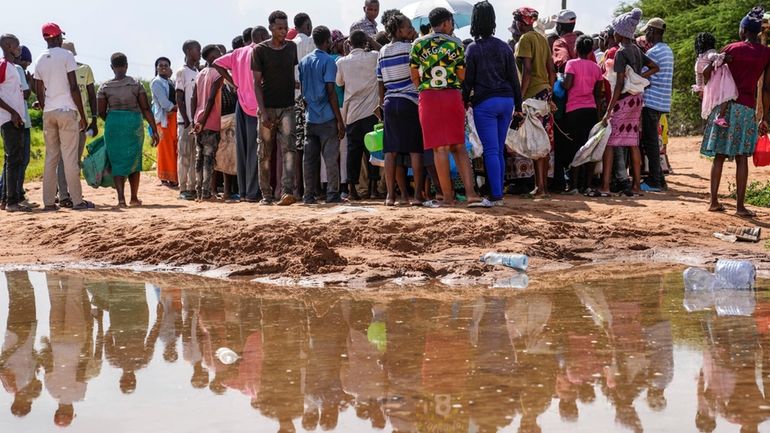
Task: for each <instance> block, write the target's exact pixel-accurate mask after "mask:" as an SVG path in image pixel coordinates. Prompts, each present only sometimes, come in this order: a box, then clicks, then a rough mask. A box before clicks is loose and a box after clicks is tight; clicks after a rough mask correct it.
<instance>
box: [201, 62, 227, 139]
mask: <svg viewBox="0 0 770 433" xmlns="http://www.w3.org/2000/svg"><path fill="white" fill-rule="evenodd" d="M221 76H222V75H220V74H219V72H217V70H216V69H214V68H208V67H207V68H203V70H202V71H200V72H199V73H198V76H197V77H196V78H195V86H196V87H197V91H196V93H195V96H196V97H197V99H198V107H197V110H195V121H196V122H200V121H201V120H202V119H203V113H204V112H205V111H206V101H208V99H209V95H211V85H212V84H214V82H215V81H217V80H218V79H219V78H220V77H221ZM221 92H222V88H221V87H220V90H219V91H218V92H217V96H216V97H215V99H214V107H212V108H211V113H209V118H208V120H206V124H205V125H203V129H204V130H207V131H217V132H218V131H220V130H221V129H222V93H221Z"/></svg>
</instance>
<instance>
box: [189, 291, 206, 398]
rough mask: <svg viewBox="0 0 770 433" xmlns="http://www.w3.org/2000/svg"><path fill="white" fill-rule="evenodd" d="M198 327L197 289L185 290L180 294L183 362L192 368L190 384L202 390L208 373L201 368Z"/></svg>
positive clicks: (198, 294)
mask: <svg viewBox="0 0 770 433" xmlns="http://www.w3.org/2000/svg"><path fill="white" fill-rule="evenodd" d="M201 334H202V331H201V327H200V293H199V291H198V289H186V290H185V291H184V292H183V294H182V353H183V354H184V360H185V361H186V362H188V363H190V364H191V365H192V366H193V374H192V377H191V378H190V384H191V385H192V386H193V388H196V389H202V388H206V387H207V386H208V385H209V372H208V370H206V368H205V367H204V366H203V351H202V349H201Z"/></svg>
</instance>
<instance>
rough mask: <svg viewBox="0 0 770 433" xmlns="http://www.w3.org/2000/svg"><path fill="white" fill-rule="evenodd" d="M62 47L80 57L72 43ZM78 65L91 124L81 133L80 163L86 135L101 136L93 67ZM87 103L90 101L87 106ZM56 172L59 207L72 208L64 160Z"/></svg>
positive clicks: (77, 71)
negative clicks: (97, 117)
mask: <svg viewBox="0 0 770 433" xmlns="http://www.w3.org/2000/svg"><path fill="white" fill-rule="evenodd" d="M61 47H62V48H64V49H65V50H67V51H69V52H70V53H72V55H73V56H77V55H78V54H77V51H75V44H74V43H72V42H70V41H64V42H62V45H61ZM77 65H78V69H77V70H76V71H75V76H76V78H77V81H78V88H79V89H80V98H81V99H82V100H83V109H84V110H85V112H86V122H89V123H88V128H86V130H85V131H80V137H79V139H80V141H79V142H78V161H80V160H81V159H82V158H83V149H85V147H86V133H87V132H90V134H91V137H96V136H97V135H99V127H98V126H97V125H96V89H95V87H94V73H93V71H92V70H91V67H90V66H88V65H86V64H83V63H80V62H77ZM86 101H88V103H87V104H86ZM56 171H57V176H58V178H59V206H61V207H68V208H71V207H72V200H71V199H70V194H69V191H67V178H66V177H65V176H64V160H60V161H59V167H58V168H57V169H56Z"/></svg>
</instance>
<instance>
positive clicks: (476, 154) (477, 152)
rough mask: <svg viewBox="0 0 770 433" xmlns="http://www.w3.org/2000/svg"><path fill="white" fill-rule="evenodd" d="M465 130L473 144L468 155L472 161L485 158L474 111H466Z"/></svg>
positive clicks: (470, 109)
mask: <svg viewBox="0 0 770 433" xmlns="http://www.w3.org/2000/svg"><path fill="white" fill-rule="evenodd" d="M465 129H466V130H467V131H468V141H469V142H470V143H471V149H470V151H469V152H468V155H469V156H470V157H471V159H476V158H481V157H482V156H484V146H483V145H482V144H481V138H480V137H479V132H478V131H477V130H476V121H475V120H474V119H473V109H472V108H469V109H467V110H466V111H465Z"/></svg>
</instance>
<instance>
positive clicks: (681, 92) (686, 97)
mask: <svg viewBox="0 0 770 433" xmlns="http://www.w3.org/2000/svg"><path fill="white" fill-rule="evenodd" d="M757 3H758V0H639V1H638V2H636V3H632V5H633V6H635V7H638V8H640V9H642V11H643V12H644V18H645V19H649V18H654V17H660V18H663V19H664V20H665V21H666V35H665V41H666V43H668V44H669V45H670V46H671V49H672V50H673V52H674V59H675V66H674V94H673V99H672V106H671V114H670V116H669V126H670V128H671V131H672V133H674V134H693V133H699V132H700V131H701V125H702V121H701V118H700V111H701V109H700V106H701V104H700V100H699V99H698V97H697V96H696V95H694V94H693V93H692V91H691V90H690V88H691V86H692V85H693V84H694V83H695V59H696V55H695V48H694V46H693V42H694V40H695V36H696V35H697V34H698V33H700V32H710V33H712V34H713V35H714V37H715V38H716V40H717V49H720V48H721V47H723V46H725V45H727V44H728V43H731V42H735V41H737V40H738V27H739V25H740V21H741V19H742V18H743V17H744V16H745V15H746V13H747V12H748V11H749V10H751V8H752V7H754V6H756V5H757ZM630 7H631V5H624V6H623V7H621V10H619V12H620V11H625V10H627V9H629V8H630Z"/></svg>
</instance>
